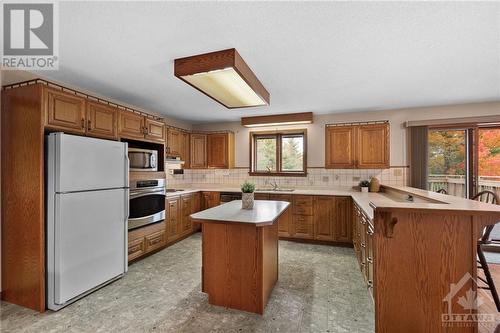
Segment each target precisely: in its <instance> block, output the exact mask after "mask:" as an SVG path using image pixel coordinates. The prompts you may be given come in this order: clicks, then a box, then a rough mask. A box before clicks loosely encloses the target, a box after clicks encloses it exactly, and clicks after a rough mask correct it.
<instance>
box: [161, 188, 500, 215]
mask: <svg viewBox="0 0 500 333" xmlns="http://www.w3.org/2000/svg"><path fill="white" fill-rule="evenodd" d="M382 186H383V187H384V188H386V189H387V190H392V191H396V192H400V193H403V194H411V195H412V196H414V197H415V198H416V199H417V200H416V201H415V202H405V201H397V200H393V199H391V197H390V196H387V195H385V194H384V193H362V192H358V191H355V190H353V189H347V188H324V187H322V188H307V189H301V188H298V189H295V190H294V191H272V190H269V191H267V190H260V191H256V193H272V194H294V195H331V196H350V197H352V199H353V200H354V202H356V203H357V204H358V205H359V206H360V208H361V209H363V211H365V213H366V214H367V215H368V217H369V218H371V219H373V216H374V209H377V211H389V210H392V211H398V210H399V211H401V210H412V209H418V210H426V211H438V210H442V211H455V212H456V211H461V212H474V214H498V216H499V219H500V205H492V204H485V203H482V202H478V201H473V200H467V199H464V198H460V197H455V196H452V195H446V194H440V193H435V192H431V191H425V190H420V189H416V188H413V187H406V186H391V185H385V184H383V185H382ZM199 191H217V192H240V189H239V188H238V187H235V186H215V187H214V186H213V185H200V186H193V187H192V188H186V189H185V190H183V191H179V192H169V193H167V197H172V196H177V195H182V194H188V193H195V192H199ZM418 199H422V200H418ZM419 201H422V202H419ZM426 201H427V202H426Z"/></svg>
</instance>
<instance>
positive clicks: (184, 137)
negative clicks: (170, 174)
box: [180, 132, 191, 169]
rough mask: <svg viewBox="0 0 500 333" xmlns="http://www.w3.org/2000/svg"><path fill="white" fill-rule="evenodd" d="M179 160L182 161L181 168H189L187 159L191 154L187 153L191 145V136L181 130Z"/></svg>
mask: <svg viewBox="0 0 500 333" xmlns="http://www.w3.org/2000/svg"><path fill="white" fill-rule="evenodd" d="M180 142H181V149H180V151H181V160H183V161H184V165H183V168H184V169H189V167H190V164H189V161H190V159H191V156H190V154H189V151H190V147H191V137H190V135H189V133H187V132H181V141H180Z"/></svg>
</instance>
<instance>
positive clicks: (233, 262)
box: [191, 200, 290, 314]
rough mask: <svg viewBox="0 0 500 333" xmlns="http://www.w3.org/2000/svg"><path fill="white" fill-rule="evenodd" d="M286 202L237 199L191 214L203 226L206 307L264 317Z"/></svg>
mask: <svg viewBox="0 0 500 333" xmlns="http://www.w3.org/2000/svg"><path fill="white" fill-rule="evenodd" d="M289 205H290V203H288V202H284V201H261V200H256V201H255V204H254V208H253V209H250V210H245V209H242V208H241V200H235V201H231V202H228V203H226V204H223V205H220V206H217V207H214V208H210V209H207V210H204V211H201V212H198V213H195V214H192V215H191V219H192V221H194V222H198V223H201V224H202V230H203V238H202V240H203V244H202V252H203V253H202V291H203V292H205V293H207V294H208V302H209V303H210V304H213V305H218V306H224V307H228V308H232V309H238V310H243V311H248V312H254V313H259V314H263V313H264V308H265V306H266V303H267V300H268V298H269V295H270V294H271V292H272V290H273V287H274V285H275V283H276V281H277V280H278V220H279V218H280V217H281V216H282V215H283V213H284V212H285V211H286V210H287V209H288V206H289Z"/></svg>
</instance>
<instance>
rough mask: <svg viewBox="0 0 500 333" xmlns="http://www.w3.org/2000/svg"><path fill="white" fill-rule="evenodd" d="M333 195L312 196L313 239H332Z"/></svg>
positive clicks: (333, 221) (333, 220) (333, 238)
mask: <svg viewBox="0 0 500 333" xmlns="http://www.w3.org/2000/svg"><path fill="white" fill-rule="evenodd" d="M335 201H336V199H335V198H334V197H329V196H316V197H314V239H317V240H325V241H333V240H335V236H334V223H335Z"/></svg>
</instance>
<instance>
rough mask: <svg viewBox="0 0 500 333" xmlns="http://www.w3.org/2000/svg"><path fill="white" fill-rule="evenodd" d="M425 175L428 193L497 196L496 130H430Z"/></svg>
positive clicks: (499, 143) (499, 158)
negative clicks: (493, 192)
mask: <svg viewBox="0 0 500 333" xmlns="http://www.w3.org/2000/svg"><path fill="white" fill-rule="evenodd" d="M427 174H428V176H427V188H428V190H430V191H445V193H447V194H450V195H455V196H460V197H464V198H471V197H473V196H474V195H475V194H476V193H478V192H480V191H483V190H492V191H495V192H496V193H497V194H499V195H500V127H479V126H477V127H476V126H474V127H468V128H430V129H429V131H428V164H427Z"/></svg>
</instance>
